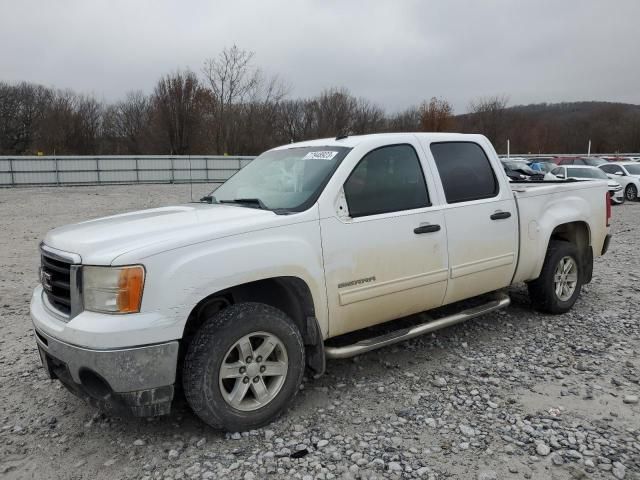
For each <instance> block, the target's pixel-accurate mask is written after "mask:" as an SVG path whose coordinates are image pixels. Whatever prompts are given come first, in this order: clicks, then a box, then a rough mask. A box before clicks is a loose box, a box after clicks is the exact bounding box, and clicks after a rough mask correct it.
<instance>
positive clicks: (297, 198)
mask: <svg viewBox="0 0 640 480" xmlns="http://www.w3.org/2000/svg"><path fill="white" fill-rule="evenodd" d="M350 150H351V149H350V148H347V147H333V146H332V147H294V148H287V149H282V150H271V151H268V152H265V153H263V154H262V155H260V156H258V157H256V158H255V159H254V160H253V161H252V162H251V163H250V164H249V165H247V166H246V167H244V168H243V169H242V170H240V171H239V172H238V173H236V174H235V175H234V176H232V177H231V178H230V179H229V180H227V181H226V182H225V183H224V184H222V185H221V186H220V187H218V189H217V190H215V191H214V192H213V193H212V194H211V195H210V196H209V197H205V198H207V199H211V201H212V202H214V203H229V204H235V205H238V206H245V207H252V208H265V209H268V210H275V211H283V210H284V211H294V212H295V211H302V210H306V209H307V208H309V207H310V206H311V205H312V204H313V203H314V202H315V201H316V200H317V197H318V196H319V195H320V193H321V192H322V189H323V188H324V186H325V185H326V183H327V182H328V181H329V178H331V175H332V174H333V172H334V171H335V169H336V168H337V167H338V165H339V164H340V162H341V161H342V159H343V158H344V157H345V156H346V155H347V153H348V152H349V151H350Z"/></svg>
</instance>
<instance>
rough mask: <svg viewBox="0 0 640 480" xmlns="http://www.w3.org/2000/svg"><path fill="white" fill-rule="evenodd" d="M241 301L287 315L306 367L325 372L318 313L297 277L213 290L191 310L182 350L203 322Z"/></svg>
mask: <svg viewBox="0 0 640 480" xmlns="http://www.w3.org/2000/svg"><path fill="white" fill-rule="evenodd" d="M241 302H258V303H264V304H266V305H271V306H272V307H275V308H277V309H279V310H282V311H283V312H284V313H286V314H287V316H288V317H289V318H291V319H292V320H293V322H294V323H295V325H296V327H298V330H299V331H300V334H301V335H302V338H303V340H304V343H305V349H306V354H307V355H306V358H307V366H308V367H309V368H310V369H311V370H312V371H313V372H314V373H315V374H321V373H323V372H324V343H323V339H322V333H321V331H320V328H319V326H318V322H317V320H316V316H315V307H314V304H313V297H312V295H311V290H310V289H309V286H308V285H307V284H306V282H305V281H304V280H302V279H300V278H298V277H273V278H268V279H264V280H257V281H255V282H249V283H244V284H242V285H236V286H234V287H232V288H228V289H226V290H223V291H220V292H215V293H212V294H211V295H209V296H207V297H206V298H204V299H202V300H201V301H200V302H198V304H197V305H196V306H195V307H194V308H193V310H191V313H190V314H189V317H188V319H187V324H186V325H185V328H184V332H183V335H182V345H181V346H182V348H181V350H182V351H183V352H186V349H187V347H188V345H189V342H190V341H191V339H192V338H193V335H195V333H196V332H197V331H198V329H199V328H200V326H201V325H202V323H203V322H204V321H205V320H206V319H207V318H210V317H211V316H212V315H214V314H216V313H217V312H219V311H220V310H222V309H224V308H226V307H228V306H229V305H232V304H234V303H241Z"/></svg>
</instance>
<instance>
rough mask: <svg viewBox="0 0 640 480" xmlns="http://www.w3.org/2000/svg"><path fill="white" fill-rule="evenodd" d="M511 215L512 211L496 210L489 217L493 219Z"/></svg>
mask: <svg viewBox="0 0 640 480" xmlns="http://www.w3.org/2000/svg"><path fill="white" fill-rule="evenodd" d="M510 216H511V212H496V213H494V214H493V215H491V216H490V217H489V218H490V219H491V220H502V219H504V218H509V217H510Z"/></svg>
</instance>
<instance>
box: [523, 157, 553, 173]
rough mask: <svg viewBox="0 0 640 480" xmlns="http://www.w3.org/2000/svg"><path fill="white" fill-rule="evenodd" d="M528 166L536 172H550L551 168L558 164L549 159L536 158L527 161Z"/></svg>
mask: <svg viewBox="0 0 640 480" xmlns="http://www.w3.org/2000/svg"><path fill="white" fill-rule="evenodd" d="M529 166H530V167H531V168H532V169H533V170H535V171H536V172H542V173H551V171H552V170H554V169H556V168H558V164H557V163H553V162H552V161H551V160H537V161H534V162H531V163H529Z"/></svg>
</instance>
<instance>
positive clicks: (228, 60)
mask: <svg viewBox="0 0 640 480" xmlns="http://www.w3.org/2000/svg"><path fill="white" fill-rule="evenodd" d="M253 56H254V53H253V52H250V51H247V50H242V49H240V48H238V47H237V46H236V45H233V46H232V47H231V48H225V49H224V50H222V52H220V54H219V55H218V56H217V57H215V58H209V59H207V60H205V62H204V68H203V73H204V76H205V78H206V79H207V82H208V83H209V89H210V91H211V101H212V102H211V103H212V105H211V111H212V113H213V118H214V122H215V127H214V131H215V148H216V151H217V152H218V153H224V152H226V150H227V139H228V136H229V128H228V123H227V122H226V121H225V120H226V116H227V115H229V114H231V113H232V110H233V108H234V106H235V105H237V104H241V103H243V102H245V101H246V100H248V99H249V98H250V97H251V96H252V95H254V94H255V90H256V89H257V88H258V87H259V84H260V82H261V76H262V74H261V72H260V70H259V69H258V68H256V67H254V66H253V65H252V63H251V61H252V59H253Z"/></svg>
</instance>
